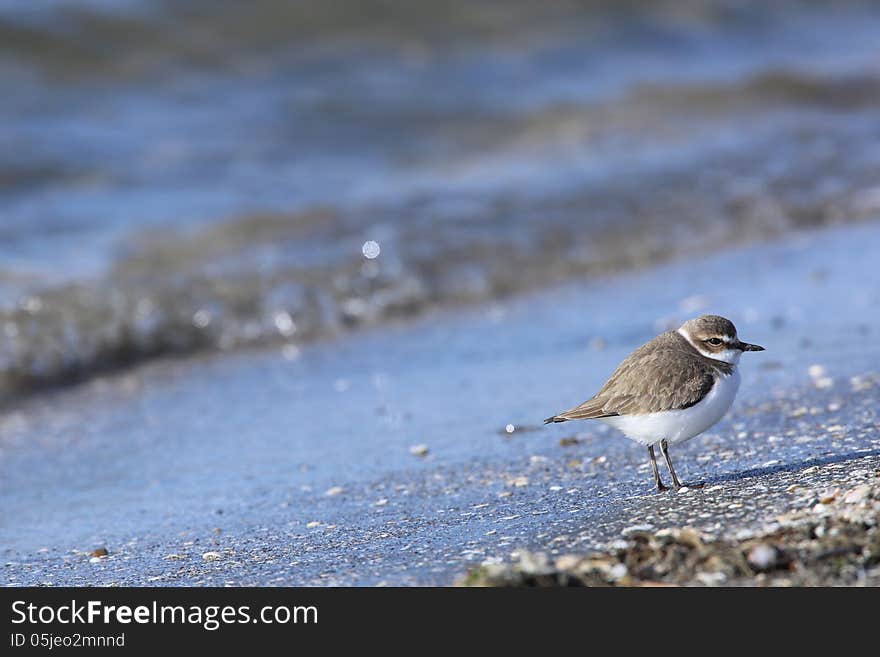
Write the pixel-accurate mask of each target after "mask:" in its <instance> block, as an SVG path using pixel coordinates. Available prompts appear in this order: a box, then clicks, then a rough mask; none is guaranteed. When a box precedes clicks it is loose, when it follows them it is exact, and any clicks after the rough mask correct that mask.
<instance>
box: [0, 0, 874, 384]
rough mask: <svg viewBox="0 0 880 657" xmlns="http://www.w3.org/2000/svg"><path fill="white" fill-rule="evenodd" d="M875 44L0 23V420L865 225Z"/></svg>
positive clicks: (176, 15)
mask: <svg viewBox="0 0 880 657" xmlns="http://www.w3.org/2000/svg"><path fill="white" fill-rule="evenodd" d="M878 33H880V8H877V7H875V6H873V5H872V4H871V3H860V2H852V3H835V4H834V6H833V7H830V6H829V7H823V6H821V5H819V6H817V5H815V4H814V3H808V2H780V3H760V2H729V1H724V2H721V1H717V2H708V3H690V2H685V3H681V2H658V3H640V2H624V3H620V2H590V3H585V4H584V3H575V2H566V1H564V0H553V1H552V2H549V3H548V2H544V3H536V2H526V1H524V0H517V1H514V2H488V1H484V2H478V3H473V2H464V1H463V0H462V1H455V2H450V3H439V4H438V3H412V2H403V1H397V0H386V1H384V2H378V1H375V2H374V1H369V2H355V1H354V0H352V1H351V2H330V3H328V2H317V1H316V0H315V1H311V0H310V1H306V2H298V3H287V2H281V0H253V1H252V2H248V3H231V2H220V3H218V2H207V1H206V2H194V1H191V2H148V1H147V0H126V1H123V2H113V1H111V0H56V1H55V2H43V3H24V4H23V3H20V2H11V1H6V2H0V79H2V82H3V87H4V89H6V90H7V91H6V93H4V97H3V101H2V102H0V125H2V126H3V128H2V129H0V304H2V307H3V308H4V310H3V311H2V313H0V330H2V333H3V336H4V338H5V340H4V342H3V346H2V347H0V393H2V394H3V395H9V394H15V393H17V392H19V391H21V390H23V389H30V388H32V387H34V386H39V385H43V384H45V383H56V382H66V381H70V380H75V379H77V378H80V377H87V376H90V375H91V374H92V373H93V372H95V371H98V370H101V369H104V368H108V367H117V366H119V365H122V364H125V363H129V362H134V361H137V360H140V359H143V358H147V357H149V356H151V355H157V354H169V353H175V352H188V351H192V350H194V349H202V348H223V349H231V348H234V347H236V346H240V345H248V344H254V343H257V342H264V341H266V340H284V341H291V342H300V341H303V340H308V339H312V338H315V337H325V336H327V335H332V334H334V333H336V332H338V331H341V330H344V329H346V328H348V327H350V326H355V325H361V324H370V323H377V322H380V321H383V320H386V319H388V318H393V317H399V316H405V315H411V314H414V313H417V312H421V311H422V310H424V309H426V308H430V307H432V306H434V305H437V304H442V303H448V302H457V301H484V300H488V299H493V298H496V297H498V296H503V295H506V294H510V293H513V292H518V291H520V290H523V289H528V288H531V287H535V286H537V285H541V284H545V283H548V282H553V281H558V280H563V279H565V278H568V277H571V276H575V275H584V274H595V273H602V272H607V271H612V270H616V269H619V268H623V267H632V266H639V265H641V264H644V263H648V262H653V261H656V260H660V259H667V258H672V257H676V256H679V255H683V254H689V253H694V252H701V251H704V250H707V249H713V248H718V247H722V246H726V245H728V244H730V243H736V242H742V241H746V240H760V239H766V238H767V237H773V236H777V235H779V234H781V233H784V232H786V231H789V230H791V229H793V228H800V227H804V226H812V225H816V224H822V223H830V222H841V221H853V220H860V219H871V218H876V217H877V215H878V211H880V166H878V165H880V148H878V143H880V141H878V140H880V113H878V112H877V111H876V110H877V105H878V101H880V75H878V63H880V58H878V54H880V42H878V40H877V38H876V35H877V34H878ZM368 240H375V241H377V242H378V243H379V244H380V246H381V255H380V256H379V257H378V258H377V259H375V260H371V261H369V262H366V261H365V260H364V258H363V256H362V254H361V247H362V245H363V243H364V242H366V241H368Z"/></svg>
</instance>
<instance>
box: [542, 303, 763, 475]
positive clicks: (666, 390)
mask: <svg viewBox="0 0 880 657" xmlns="http://www.w3.org/2000/svg"><path fill="white" fill-rule="evenodd" d="M744 351H764V347H759V346H758V345H756V344H748V343H747V342H741V341H740V340H739V338H737V336H736V327H735V326H734V325H733V322H731V321H730V320H729V319H725V318H724V317H719V316H718V315H703V316H702V317H698V318H697V319H691V320H689V321H687V322H685V323H684V324H682V325H681V327H679V328H678V329H677V330H675V331H667V332H666V333H662V334H660V335H658V336H657V337H656V338H654V339H653V340H651V341H650V342H648V343H646V344H643V345H642V346H641V347H639V348H638V349H636V350H635V351H634V352H633V353H631V354H630V355H629V356H628V357H627V358H626V360H624V361H623V362H622V363H621V364H620V365H619V366H618V367H617V369H616V370H615V371H614V374H612V375H611V378H610V379H608V381H607V383H605V385H604V386H602V389H601V390H600V391H599V392H598V393H597V394H596V395H595V396H594V397H592V398H591V399H588V400H587V401H585V402H584V403H583V404H581V405H580V406H575V407H574V408H572V409H571V410H568V411H565V412H564V413H560V414H559V415H554V416H553V417H548V418H547V419H546V420H544V424H549V423H550V422H566V421H567V420H590V419H596V420H601V421H602V422H605V423H606V424H610V425H611V426H612V427H615V428H617V429H620V430H621V431H622V432H623V433H624V434H625V435H626V437H627V438H630V439H632V440H635V441H636V442H638V443H641V444H642V445H646V446H647V447H648V453H649V454H650V455H651V467H652V468H653V469H654V482H655V483H656V484H657V490H661V491H663V490H667V488H666V486H664V485H663V482H662V481H661V480H660V472H659V470H657V459H656V458H655V457H654V445H657V444H658V443H659V445H660V451H661V452H663V458H664V459H666V466H667V467H668V468H669V474H670V475H671V476H672V484H673V486H675V490H678V489H679V488H681V483H680V482H679V481H678V477H677V476H676V475H675V469H674V468H673V467H672V461H671V460H670V459H669V445H675V444H676V443H681V442H684V441H685V440H689V439H691V438H693V437H694V436H697V435H699V434H701V433H703V432H704V431H705V430H706V429H708V428H709V427H711V426H712V425H714V424H715V423H716V422H718V420H720V419H721V418H722V417H723V416H724V414H725V413H726V412H727V409H729V408H730V405H731V404H732V403H733V399H734V397H736V392H737V390H738V389H739V380H740V378H739V372H738V371H737V367H736V366H737V363H739V357H740V356H742V353H743V352H744Z"/></svg>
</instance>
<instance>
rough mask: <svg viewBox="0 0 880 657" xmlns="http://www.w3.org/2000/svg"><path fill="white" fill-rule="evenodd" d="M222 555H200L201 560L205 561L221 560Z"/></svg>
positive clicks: (207, 553)
mask: <svg viewBox="0 0 880 657" xmlns="http://www.w3.org/2000/svg"><path fill="white" fill-rule="evenodd" d="M222 558H223V557H222V555H221V554H220V553H219V552H205V553H204V554H203V555H202V559H203V560H205V561H217V560H218V559H222Z"/></svg>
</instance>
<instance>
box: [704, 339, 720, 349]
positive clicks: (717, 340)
mask: <svg viewBox="0 0 880 657" xmlns="http://www.w3.org/2000/svg"><path fill="white" fill-rule="evenodd" d="M706 342H708V343H709V344H711V345H712V346H713V347H717V346H718V345H720V344H721V339H720V338H709V339H708V340H706Z"/></svg>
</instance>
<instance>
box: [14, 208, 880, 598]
mask: <svg viewBox="0 0 880 657" xmlns="http://www.w3.org/2000/svg"><path fill="white" fill-rule="evenodd" d="M877 242H880V225H876V224H875V225H864V226H859V227H849V228H845V229H837V230H830V231H819V232H815V233H811V234H809V235H805V236H801V237H800V238H799V239H798V240H795V241H793V242H786V243H776V244H770V245H761V246H753V247H745V248H742V249H738V250H733V251H728V252H724V253H721V254H713V255H710V256H705V257H704V258H701V259H699V260H695V261H691V262H678V263H671V264H668V265H663V266H661V267H658V268H654V269H650V270H647V271H640V272H629V273H627V274H624V275H622V276H619V277H612V278H610V279H607V280H603V281H601V282H595V281H593V282H588V283H585V284H580V285H579V284H569V285H566V286H564V287H561V288H557V289H554V290H549V291H542V292H536V293H534V294H532V295H529V296H527V297H521V298H517V299H512V300H509V301H507V302H503V303H499V304H495V305H493V307H492V308H490V309H486V308H481V309H468V310H466V311H465V312H454V313H448V312H445V311H443V312H439V313H436V314H432V315H431V316H429V317H426V318H423V319H421V320H418V321H416V322H412V323H406V324H404V325H400V326H396V327H395V328H394V329H393V330H391V331H388V330H386V329H383V330H379V331H365V332H362V333H361V334H360V335H355V336H351V337H350V338H348V339H346V340H342V341H339V342H337V343H333V344H329V343H328V344H324V345H317V346H316V347H314V348H313V349H307V350H304V351H303V352H302V353H301V354H300V355H299V356H298V357H297V358H296V359H293V360H286V359H285V358H284V356H283V354H282V353H280V351H279V350H276V349H272V350H263V351H254V352H248V353H239V354H237V355H235V356H234V357H233V356H230V357H221V358H205V359H202V358H198V359H192V360H189V361H186V362H179V361H170V362H167V363H154V364H152V365H150V366H148V367H144V368H137V369H136V370H134V371H132V372H131V373H127V374H125V375H117V376H111V377H107V378H106V379H104V380H101V381H94V382H91V383H87V384H84V385H82V386H80V387H78V388H76V389H72V390H65V391H58V392H57V393H53V395H51V397H50V398H48V399H36V398H35V399H32V400H30V401H29V402H27V403H26V404H24V405H22V407H21V408H19V409H16V410H15V411H13V412H10V413H7V414H5V415H4V416H3V418H2V426H0V436H2V439H0V450H2V451H0V454H2V458H0V482H2V483H0V501H2V504H3V506H4V509H6V510H7V513H5V514H4V517H3V518H0V545H3V550H2V555H3V558H4V561H5V562H6V567H5V571H4V572H5V575H6V582H7V584H10V585H25V584H46V585H50V584H51V585H62V584H90V585H97V586H110V585H130V584H150V585H185V584H188V585H224V584H227V583H232V584H263V585H268V584H289V585H291V584H301V585H306V584H315V585H354V584H358V585H373V584H381V583H385V584H390V585H418V584H442V585H451V584H453V583H454V582H455V581H456V579H457V578H458V577H460V576H461V575H462V574H463V573H464V572H466V571H467V570H468V568H470V567H472V566H477V565H480V564H484V563H486V564H489V565H491V564H493V563H499V562H507V561H509V560H510V558H511V557H510V554H511V553H512V552H521V551H529V552H534V551H541V550H546V551H548V553H549V554H551V556H552V557H554V558H555V557H557V556H561V555H562V554H571V553H575V554H576V553H580V552H582V551H586V550H587V549H589V548H590V547H598V546H600V545H603V544H605V543H607V542H608V541H610V540H614V539H615V538H616V537H618V536H619V535H620V533H621V531H623V530H624V529H626V528H629V527H633V526H638V525H645V524H651V525H652V526H653V529H652V530H651V531H652V532H656V531H659V530H661V529H664V528H667V527H673V528H675V527H681V526H683V525H686V526H693V527H695V528H696V529H697V530H698V531H701V532H704V533H710V534H712V535H717V536H720V535H721V534H722V533H723V532H722V531H721V530H722V529H725V528H727V529H730V530H738V529H745V528H753V525H754V524H755V523H760V522H762V521H763V519H764V518H765V517H766V515H767V513H768V511H769V512H774V513H776V512H778V513H779V514H782V513H787V512H789V511H790V510H791V509H792V508H795V506H796V500H797V499H798V495H799V493H798V492H797V491H788V489H789V488H790V487H791V486H792V485H794V484H796V483H798V481H799V480H800V479H801V478H804V485H805V486H806V488H809V489H810V490H813V489H816V488H817V487H827V486H830V485H831V484H832V483H833V482H834V481H836V480H840V481H841V482H843V480H844V479H847V480H848V479H849V478H850V477H852V478H853V481H854V482H855V483H854V484H853V485H857V484H858V483H861V481H862V478H861V475H858V476H857V475H856V473H858V472H859V471H863V470H866V469H867V470H870V469H871V468H875V467H877V466H876V465H875V461H876V459H877V458H878V450H880V435H878V431H877V425H878V418H877V404H876V399H877V394H878V384H880V348H878V347H877V346H876V341H873V340H871V339H870V338H871V336H872V334H873V331H875V330H876V329H875V328H874V327H873V326H871V325H870V324H868V323H867V319H868V317H870V309H871V308H876V303H877V301H878V299H880V288H878V287H877V286H878V283H877V281H876V277H875V276H871V275H869V274H870V272H873V271H874V269H875V263H874V262H873V261H872V259H871V257H870V252H871V248H870V245H872V244H875V243H877ZM730 271H741V272H743V274H742V276H739V277H734V278H731V277H730V276H729V275H727V274H729V272H730ZM782 271H784V272H785V273H786V276H785V278H784V279H781V278H779V273H780V272H782ZM697 272H700V273H701V275H702V278H699V277H697V276H696V274H697ZM774 280H780V283H784V284H780V285H774V284H773V281H774ZM695 281H697V282H696V283H695ZM716 281H724V282H725V286H724V294H723V296H722V297H720V298H715V299H713V296H714V290H715V288H714V282H716ZM704 284H705V285H706V288H705V289H700V288H701V287H702V285H704ZM621 299H633V304H631V305H626V306H625V307H624V304H622V303H621ZM722 303H723V304H724V305H723V306H720V305H719V304H722ZM700 304H703V305H705V310H706V311H713V310H718V309H721V308H724V309H725V311H726V312H728V313H729V314H730V315H731V316H732V317H733V318H735V319H736V321H737V324H738V328H739V329H740V333H741V335H742V336H743V337H744V339H749V340H750V341H754V342H757V343H759V344H763V345H764V346H766V347H767V348H768V351H767V352H764V354H766V356H765V357H763V359H760V360H756V359H752V360H750V361H747V362H745V363H744V364H743V365H744V367H743V385H742V387H741V390H740V394H739V398H738V400H737V402H735V404H734V408H733V410H732V412H731V414H730V415H729V416H728V417H727V418H726V419H725V420H723V421H722V423H721V424H719V425H718V426H717V427H716V428H713V429H712V430H711V431H710V432H707V433H706V434H704V435H703V436H701V437H698V438H697V439H695V440H693V441H689V442H688V443H686V444H684V445H682V446H681V447H680V448H679V451H678V452H677V453H676V455H675V456H676V466H677V469H678V470H679V474H680V476H681V478H682V480H683V481H685V482H687V481H693V480H694V479H696V480H701V481H704V482H706V484H707V486H706V487H704V488H703V489H701V490H696V489H694V490H691V491H689V492H687V493H686V494H684V495H678V496H673V495H666V496H658V495H654V494H653V492H652V488H653V486H652V484H651V479H650V472H649V471H648V469H647V468H648V464H647V463H646V462H645V461H646V459H645V458H644V455H643V454H642V450H641V449H636V448H635V446H633V445H631V444H630V443H629V442H628V441H626V440H624V439H621V438H619V437H618V436H616V435H615V434H613V433H612V432H611V431H610V430H606V429H607V428H602V427H598V426H596V425H589V424H587V423H583V424H580V425H577V426H570V427H569V426H567V425H562V427H561V428H541V429H539V430H532V429H531V427H532V426H533V425H536V424H537V423H538V422H539V421H540V419H541V418H543V417H546V414H547V412H552V410H554V408H556V407H557V406H560V405H564V403H565V402H566V401H568V400H569V397H572V398H574V397H576V396H580V395H583V394H584V393H585V391H586V390H589V389H591V388H593V387H595V386H597V385H599V384H600V383H601V381H602V380H603V379H604V377H605V376H606V375H607V373H608V372H610V370H611V369H613V367H614V365H615V364H616V363H617V362H619V360H620V359H621V358H622V357H623V356H625V355H626V354H627V353H628V352H629V351H631V349H632V348H633V346H635V345H637V344H639V343H641V342H643V341H644V340H645V339H646V338H648V337H650V336H651V335H652V334H654V333H655V332H656V331H657V330H658V329H660V328H662V327H665V325H666V324H667V323H669V322H672V321H677V320H678V319H679V318H680V317H679V316H681V315H686V316H690V315H693V314H699V313H700V312H703V308H702V307H695V305H696V306H699V305H700ZM590 309H600V310H601V312H590ZM818 335H821V337H822V339H817V336H818ZM490 336H491V339H489V337H490ZM866 336H867V338H868V339H866ZM600 339H601V340H600ZM854 344H857V345H858V349H854V348H853V345H854ZM814 366H818V367H819V368H821V370H822V371H821V372H820V371H819V370H818V369H815V368H814ZM525 374H528V375H527V376H526V375H525ZM426 399H430V400H431V402H432V403H430V404H426V403H425V400H426ZM240 400H244V401H240ZM571 401H578V400H576V399H572V400H571ZM548 409H549V410H548ZM545 411H546V412H545ZM507 424H512V425H514V431H513V432H512V433H507V432H506V431H504V427H505V426H506V425H507ZM418 445H424V446H425V447H426V448H427V452H426V453H424V454H423V455H419V454H420V453H421V452H414V451H412V449H413V447H414V446H418ZM866 464H867V465H866ZM815 466H818V468H817V469H815V470H813V468H814V467H815ZM37 473H39V475H37ZM835 478H836V479H835ZM855 479H859V481H855ZM834 485H835V486H839V487H841V489H842V491H845V490H848V488H849V486H846V487H845V485H844V483H838V484H834ZM719 486H720V487H721V488H720V489H717V487H719ZM713 488H715V489H714V490H712V489H713ZM710 491H711V492H710ZM731 505H733V506H731ZM737 505H738V506H737ZM706 513H709V515H710V518H708V519H706V518H702V519H701V518H700V514H706ZM713 518H714V519H713ZM710 521H711V522H710ZM715 522H720V523H721V525H722V526H721V527H719V528H717V529H712V528H711V527H710V526H709V525H713V524H714V523H715ZM98 549H106V550H107V555H106V556H102V555H95V554H94V553H95V551H96V550H98ZM554 551H555V552H554ZM209 552H216V553H218V554H220V555H221V556H220V558H218V559H213V558H212V560H206V559H204V558H203V556H202V555H203V554H207V553H209ZM93 560H94V561H93Z"/></svg>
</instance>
